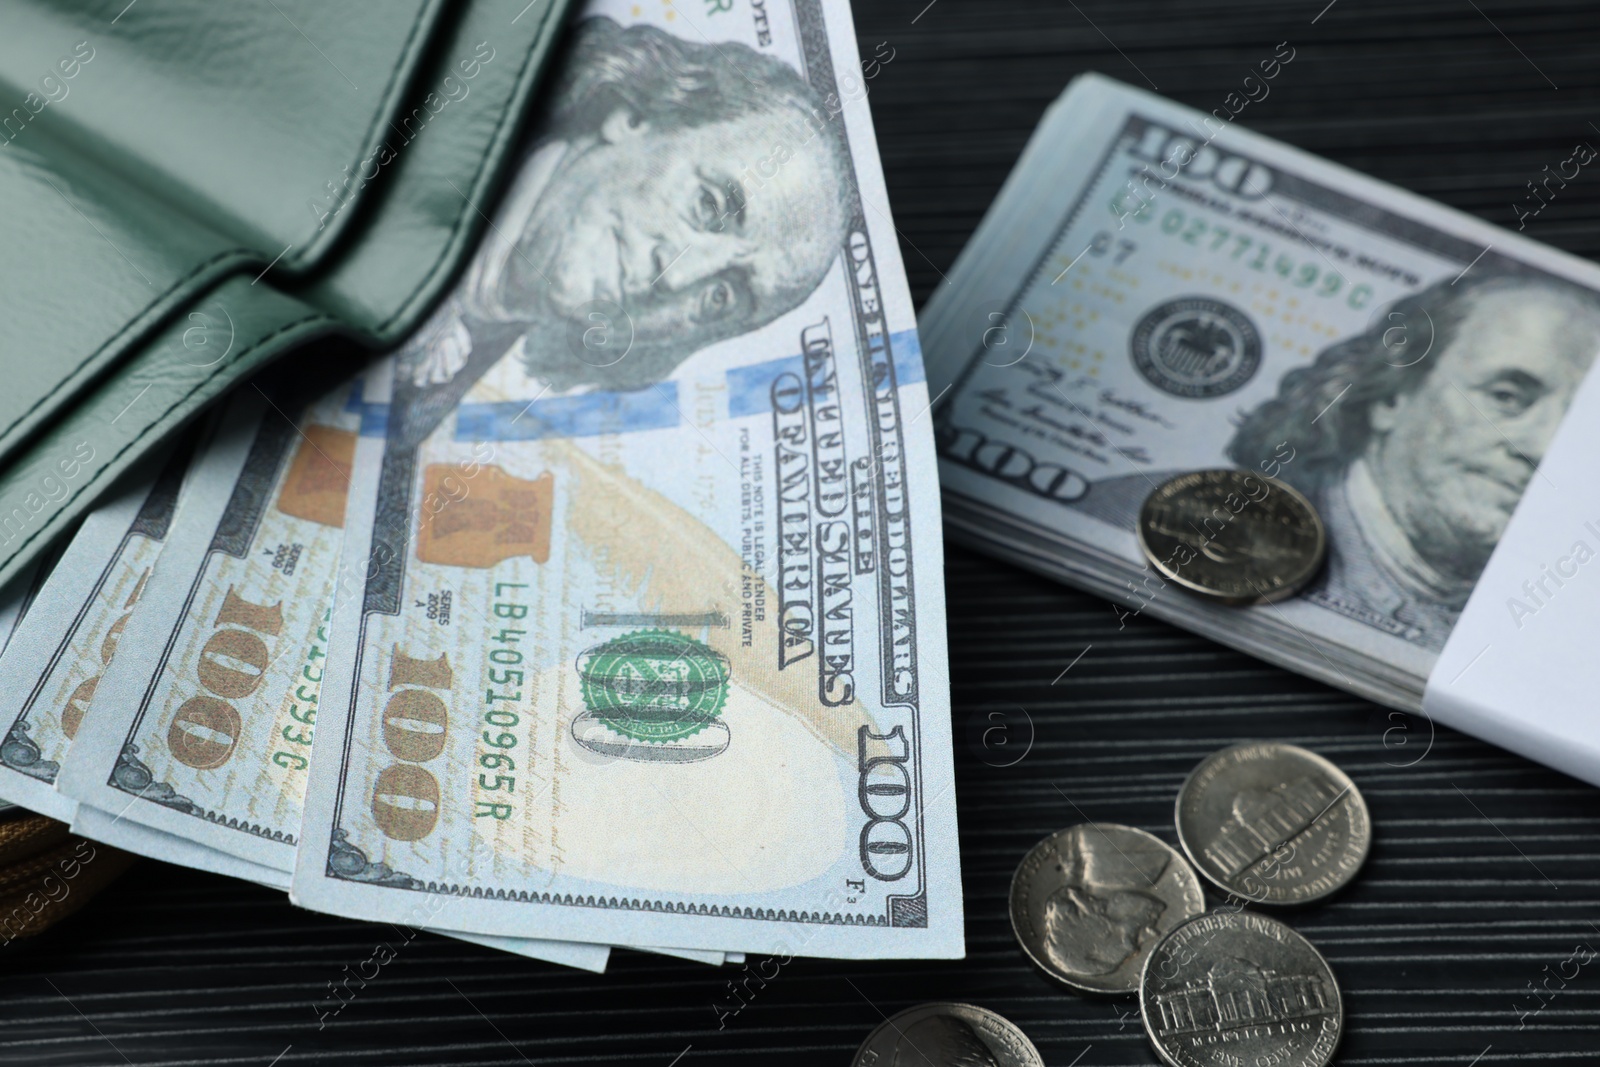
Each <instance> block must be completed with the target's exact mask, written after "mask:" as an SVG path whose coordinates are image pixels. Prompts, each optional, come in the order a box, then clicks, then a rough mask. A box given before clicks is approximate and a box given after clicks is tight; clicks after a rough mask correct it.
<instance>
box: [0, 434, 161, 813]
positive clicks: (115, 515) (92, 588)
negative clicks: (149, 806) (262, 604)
mask: <svg viewBox="0 0 1600 1067" xmlns="http://www.w3.org/2000/svg"><path fill="white" fill-rule="evenodd" d="M191 450H192V441H186V442H185V443H184V444H183V445H181V446H180V447H177V448H175V449H173V450H172V451H171V452H170V454H169V455H167V456H164V457H156V459H155V460H154V461H153V466H154V467H155V469H154V470H150V469H145V470H142V471H135V472H133V473H132V476H131V477H130V478H129V479H126V480H125V481H124V483H123V485H122V487H121V488H120V489H118V490H116V491H115V492H114V494H113V496H112V498H111V499H110V500H109V501H108V502H107V503H106V504H104V505H102V506H101V507H99V508H98V509H96V510H95V511H94V512H93V513H92V514H91V515H90V516H88V517H87V518H85V519H84V521H83V524H82V526H81V527H80V528H79V529H78V532H77V533H76V534H75V535H74V536H73V537H72V540H71V542H70V543H69V544H68V546H67V548H66V550H65V551H64V552H63V553H62V554H61V556H60V559H59V560H57V561H56V562H55V564H54V566H53V567H52V568H50V570H49V575H48V577H47V578H46V580H45V581H44V583H43V585H42V587H41V588H40V589H39V591H38V593H37V595H36V597H35V604H34V607H36V608H37V610H30V611H29V612H28V613H27V614H26V616H24V618H23V620H22V622H21V623H20V624H18V625H17V629H16V633H15V634H14V635H13V639H12V640H11V641H9V642H8V643H7V645H6V647H5V652H4V654H0V724H4V729H5V734H4V739H3V740H0V797H4V798H5V799H6V800H8V801H11V802H12V803H15V804H20V805H22V806H23V807H26V808H28V809H30V810H32V811H37V812H40V813H42V814H45V815H49V816H50V817H52V818H55V819H60V820H63V821H70V820H71V819H72V816H73V810H74V808H75V807H76V802H75V801H74V800H72V799H71V798H70V797H67V796H64V795H63V794H61V793H58V792H57V791H56V789H55V782H56V777H57V775H58V774H59V773H60V770H61V764H62V761H63V760H64V759H65V758H66V756H67V751H68V749H69V748H70V747H71V745H72V742H73V738H74V737H76V736H77V733H78V730H79V728H80V727H81V726H82V724H83V720H84V715H85V713H86V712H87V711H88V709H89V704H90V701H91V700H92V699H93V697H94V693H95V689H96V687H97V686H98V685H99V682H100V679H101V677H102V676H103V675H104V673H105V670H106V669H107V667H108V666H109V665H110V664H111V663H112V661H113V657H114V656H115V654H116V651H117V647H118V642H119V640H120V639H121V637H122V632H123V629H124V628H125V627H126V626H127V623H128V619H129V617H130V616H131V615H132V614H133V609H134V607H135V606H136V605H137V604H138V603H139V600H140V598H141V597H142V596H143V594H144V588H145V583H146V582H147V581H148V579H149V577H150V569H151V567H152V566H153V565H154V563H155V560H156V557H157V556H158V555H159V554H160V552H161V546H162V544H163V543H164V541H165V539H166V537H167V534H168V532H169V530H170V529H171V525H172V517H173V514H174V513H175V511H176V509H177V503H178V494H179V490H180V488H181V485H182V482H183V475H184V471H185V470H186V469H187V467H188V463H189V458H190V454H191ZM11 607H12V608H13V609H15V608H20V604H16V605H12V606H11Z"/></svg>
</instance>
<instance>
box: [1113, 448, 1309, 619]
mask: <svg viewBox="0 0 1600 1067" xmlns="http://www.w3.org/2000/svg"><path fill="white" fill-rule="evenodd" d="M1139 547H1140V548H1142V549H1143V550H1144V554H1145V558H1146V559H1148V560H1149V561H1150V565H1151V566H1152V567H1154V568H1155V569H1156V570H1157V571H1158V572H1159V573H1160V574H1161V575H1162V576H1163V577H1164V578H1166V579H1168V580H1169V581H1172V582H1174V583H1176V584H1177V585H1179V586H1181V587H1183V588H1184V589H1187V590H1189V591H1191V592H1194V593H1198V594H1200V595H1201V596H1204V597H1207V598H1209V599H1211V600H1216V601H1220V602H1221V603H1224V604H1238V605H1246V604H1268V603H1271V602H1272V601H1275V600H1282V599H1284V598H1285V597H1290V596H1293V595H1294V594H1295V593H1297V592H1299V591H1300V590H1301V589H1302V588H1304V586H1305V584H1306V583H1307V582H1309V581H1310V580H1311V579H1312V577H1313V576H1314V575H1315V574H1316V573H1317V571H1318V570H1319V569H1320V568H1321V567H1322V561H1323V558H1324V557H1325V556H1326V555H1327V553H1328V533H1327V530H1326V529H1324V527H1323V525H1322V519H1321V517H1320V516H1318V515H1317V509H1316V508H1314V507H1312V506H1311V501H1309V500H1307V499H1306V498H1305V497H1304V496H1302V495H1301V494H1300V492H1299V491H1298V490H1296V489H1295V488H1293V487H1292V486H1290V485H1288V484H1287V483H1284V482H1280V481H1278V480H1277V479H1276V478H1268V477H1267V476H1266V475H1264V474H1257V473H1255V472H1254V471H1247V470H1235V469H1220V470H1204V471H1194V472H1192V473H1189V474H1181V475H1179V476H1178V477H1176V478H1173V479H1171V480H1169V481H1166V482H1163V483H1162V484H1161V485H1159V486H1157V487H1156V488H1155V490H1154V491H1153V492H1152V493H1151V494H1150V495H1149V496H1148V497H1146V498H1145V501H1144V506H1143V507H1142V508H1140V509H1139Z"/></svg>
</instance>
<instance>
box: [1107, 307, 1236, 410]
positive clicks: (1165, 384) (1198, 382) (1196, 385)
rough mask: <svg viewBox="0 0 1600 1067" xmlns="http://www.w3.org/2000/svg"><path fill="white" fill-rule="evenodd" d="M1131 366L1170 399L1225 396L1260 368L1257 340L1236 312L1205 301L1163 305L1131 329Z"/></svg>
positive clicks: (1203, 398)
mask: <svg viewBox="0 0 1600 1067" xmlns="http://www.w3.org/2000/svg"><path fill="white" fill-rule="evenodd" d="M1132 350H1133V365H1134V366H1135V367H1136V368H1138V370H1139V373H1140V374H1142V375H1144V377H1145V380H1147V381H1148V382H1149V383H1150V384H1151V385H1153V386H1155V387H1156V388H1157V389H1160V390H1161V391H1162V392H1164V393H1171V394H1172V395H1173V396H1182V397H1188V398H1189V399H1191V400H1205V399H1209V398H1211V397H1216V396H1226V395H1227V394H1229V393H1231V392H1233V391H1234V390H1236V389H1239V388H1241V387H1242V386H1243V385H1244V383H1245V382H1248V381H1249V380H1250V379H1251V378H1253V377H1255V373H1256V371H1257V370H1258V369H1259V368H1260V367H1261V335H1260V334H1259V333H1257V332H1256V328H1255V325H1254V324H1253V323H1251V321H1250V320H1249V319H1248V318H1246V317H1245V314H1244V312H1242V311H1240V310H1239V309H1238V308H1235V307H1232V306H1230V305H1228V304H1224V303H1223V302H1222V301H1220V300H1213V299H1212V298H1211V297H1208V296H1188V297H1183V298H1182V299H1179V300H1169V301H1168V302H1167V303H1165V304H1161V305H1159V306H1157V307H1155V308H1153V309H1151V310H1150V311H1149V312H1147V313H1146V314H1145V316H1144V318H1142V319H1140V320H1139V324H1138V325H1137V326H1135V327H1134V328H1133V339H1132Z"/></svg>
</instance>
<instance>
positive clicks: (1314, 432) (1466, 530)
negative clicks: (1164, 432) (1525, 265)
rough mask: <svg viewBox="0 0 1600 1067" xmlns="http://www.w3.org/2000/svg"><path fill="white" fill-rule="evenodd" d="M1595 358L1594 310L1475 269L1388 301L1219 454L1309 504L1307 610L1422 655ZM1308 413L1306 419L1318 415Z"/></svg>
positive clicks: (1579, 300) (1518, 279)
mask: <svg viewBox="0 0 1600 1067" xmlns="http://www.w3.org/2000/svg"><path fill="white" fill-rule="evenodd" d="M1597 350H1600V297H1597V296H1596V294H1594V293H1592V292H1589V291H1588V290H1585V289H1581V288H1579V287H1577V286H1573V285H1568V284H1566V283H1564V282H1560V281H1557V280H1555V279H1553V278H1548V277H1544V276H1534V275H1530V274H1520V273H1510V272H1505V271H1498V272H1497V271H1494V270H1491V269H1488V268H1487V267H1479V268H1478V269H1477V270H1475V271H1473V272H1471V273H1469V274H1468V275H1467V276H1466V277H1464V278H1462V279H1460V280H1459V281H1456V282H1451V281H1449V280H1445V281H1441V282H1439V283H1437V284H1435V285H1433V286H1431V287H1429V288H1427V289H1424V290H1422V291H1420V292H1418V293H1415V294H1413V295H1411V296H1409V297H1406V298H1404V299H1402V300H1400V301H1398V302H1396V303H1395V304H1394V305H1393V306H1392V307H1390V308H1389V309H1387V311H1386V313H1385V314H1383V315H1380V316H1379V317H1378V318H1377V319H1376V321H1375V324H1374V325H1373V326H1372V328H1371V329H1369V330H1368V331H1366V332H1365V333H1362V334H1360V335H1358V336H1355V337H1351V338H1348V339H1346V340H1343V341H1340V342H1338V343H1336V344H1334V345H1332V346H1331V347H1329V348H1327V349H1326V350H1324V351H1323V352H1322V353H1321V354H1319V355H1318V356H1317V358H1316V360H1315V361H1314V362H1313V363H1312V364H1311V365H1309V366H1307V367H1302V368H1298V369H1296V370H1292V371H1290V372H1289V373H1287V374H1285V375H1284V376H1283V379H1282V381H1280V382H1279V385H1278V391H1277V395H1276V396H1274V397H1273V398H1272V399H1270V400H1268V401H1266V402H1265V403H1263V404H1261V405H1260V406H1258V407H1257V408H1255V409H1254V410H1253V411H1250V412H1248V413H1247V414H1246V415H1245V416H1244V417H1243V419H1242V420H1241V421H1240V424H1239V427H1238V431H1237V433H1236V434H1235V435H1234V437H1233V440H1232V442H1231V443H1230V444H1229V446H1228V455H1229V458H1231V459H1232V460H1233V461H1234V462H1236V463H1238V464H1239V465H1240V466H1243V467H1248V468H1257V467H1258V464H1259V463H1260V462H1261V461H1262V460H1263V459H1265V458H1270V457H1272V456H1273V455H1274V450H1275V449H1277V448H1278V447H1279V445H1280V443H1281V442H1288V444H1289V445H1290V446H1291V447H1292V448H1293V449H1294V454H1293V458H1292V460H1290V461H1289V462H1287V463H1285V464H1284V465H1283V467H1282V469H1281V471H1280V473H1279V477H1281V478H1283V479H1285V480H1287V481H1289V482H1290V483H1292V484H1294V485H1295V487H1296V488H1298V489H1300V490H1301V491H1302V492H1304V493H1306V494H1307V496H1309V497H1310V498H1311V499H1312V501H1313V502H1314V503H1315V504H1316V505H1317V508H1318V510H1319V511H1320V512H1321V514H1322V518H1323V521H1324V522H1326V524H1327V527H1328V545H1329V548H1328V567H1327V570H1326V572H1325V573H1324V575H1323V577H1322V578H1321V579H1319V580H1318V582H1317V584H1316V585H1314V586H1313V587H1312V588H1311V589H1310V590H1308V592H1307V593H1306V594H1305V595H1306V596H1307V597H1308V598H1309V599H1311V600H1312V601H1314V602H1315V603H1318V604H1319V605H1321V606H1323V607H1326V608H1329V609H1331V610H1334V611H1337V612H1339V613H1341V614H1344V615H1346V616H1349V617H1351V618H1354V619H1357V620H1359V621H1361V622H1364V623H1366V624H1368V625H1371V626H1375V627H1377V628H1379V629H1382V630H1385V631H1387V632H1390V633H1393V634H1396V635H1398V636H1401V637H1404V638H1406V639H1407V640H1409V641H1412V642H1413V643H1415V644H1418V645H1421V646H1423V647H1426V648H1431V649H1434V650H1437V649H1440V648H1442V647H1443V646H1444V640H1445V638H1446V637H1447V636H1448V635H1449V632H1450V629H1451V627H1452V626H1453V625H1454V624H1455V620H1456V618H1457V617H1458V616H1459V615H1460V613H1461V609H1462V608H1463V607H1464V606H1465V604H1466V601H1467V596H1468V594H1469V593H1471V591H1472V586H1473V584H1474V583H1475V582H1476V581H1477V578H1478V575H1479V573H1480V572H1482V570H1483V568H1484V565H1485V564H1486V563H1487V562H1488V560H1489V554H1490V553H1491V552H1492V551H1494V547H1495V545H1496V543H1497V542H1498V541H1499V540H1500V535H1501V534H1502V533H1503V532H1504V531H1505V528H1506V524H1507V523H1508V522H1509V521H1510V519H1511V513H1512V511H1513V509H1514V508H1515V507H1516V505H1517V501H1518V500H1519V499H1521V497H1522V493H1523V490H1524V489H1526V488H1527V486H1528V482H1529V481H1530V479H1532V478H1533V476H1534V470H1535V468H1536V467H1537V465H1538V463H1539V460H1540V459H1541V458H1542V457H1543V456H1544V451H1545V448H1546V447H1547V446H1548V445H1549V442H1550V439H1551V437H1552V436H1553V435H1554V433H1555V430H1556V427H1557V425H1558V424H1559V423H1560V421H1561V418H1562V416H1563V415H1564V414H1565V412H1566V410H1567V406H1568V404H1569V403H1570V402H1571V400H1572V397H1573V394H1574V393H1575V392H1576V390H1577V388H1578V385H1579V383H1580V382H1581V381H1582V380H1583V377H1584V374H1585V373H1586V372H1587V371H1588V369H1589V365H1590V363H1591V362H1593V360H1594V357H1595V354H1596V351H1597ZM1319 413H1320V414H1319Z"/></svg>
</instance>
